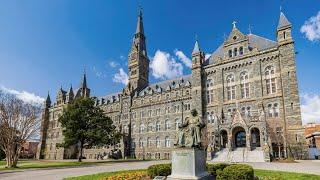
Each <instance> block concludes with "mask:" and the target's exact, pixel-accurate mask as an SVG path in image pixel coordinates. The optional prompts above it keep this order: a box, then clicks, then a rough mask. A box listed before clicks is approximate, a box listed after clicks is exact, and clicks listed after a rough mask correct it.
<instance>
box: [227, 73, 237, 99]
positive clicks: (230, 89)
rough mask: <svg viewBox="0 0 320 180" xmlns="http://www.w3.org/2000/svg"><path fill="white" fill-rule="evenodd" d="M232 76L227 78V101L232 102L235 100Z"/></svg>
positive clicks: (234, 86)
mask: <svg viewBox="0 0 320 180" xmlns="http://www.w3.org/2000/svg"><path fill="white" fill-rule="evenodd" d="M234 81H235V80H234V75H232V74H230V75H228V76H227V99H228V100H233V99H235V98H236V85H235V82H234Z"/></svg>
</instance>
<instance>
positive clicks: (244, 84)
mask: <svg viewBox="0 0 320 180" xmlns="http://www.w3.org/2000/svg"><path fill="white" fill-rule="evenodd" d="M248 81H249V75H248V73H247V72H245V71H244V72H241V73H240V89H241V98H249V96H250V86H249V82H248Z"/></svg>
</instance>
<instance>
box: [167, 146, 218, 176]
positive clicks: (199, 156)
mask: <svg viewBox="0 0 320 180" xmlns="http://www.w3.org/2000/svg"><path fill="white" fill-rule="evenodd" d="M167 179H168V180H178V179H181V180H187V179H188V180H192V179H201V180H209V179H212V177H211V176H210V175H209V173H208V172H206V152H205V151H204V150H200V149H195V148H180V149H175V150H173V151H172V172H171V175H170V176H168V178H167Z"/></svg>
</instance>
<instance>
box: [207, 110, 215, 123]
mask: <svg viewBox="0 0 320 180" xmlns="http://www.w3.org/2000/svg"><path fill="white" fill-rule="evenodd" d="M214 118H215V116H214V112H213V111H211V112H207V120H208V123H214Z"/></svg>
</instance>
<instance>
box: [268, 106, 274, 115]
mask: <svg viewBox="0 0 320 180" xmlns="http://www.w3.org/2000/svg"><path fill="white" fill-rule="evenodd" d="M272 115H273V109H272V104H268V116H269V117H272Z"/></svg>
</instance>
